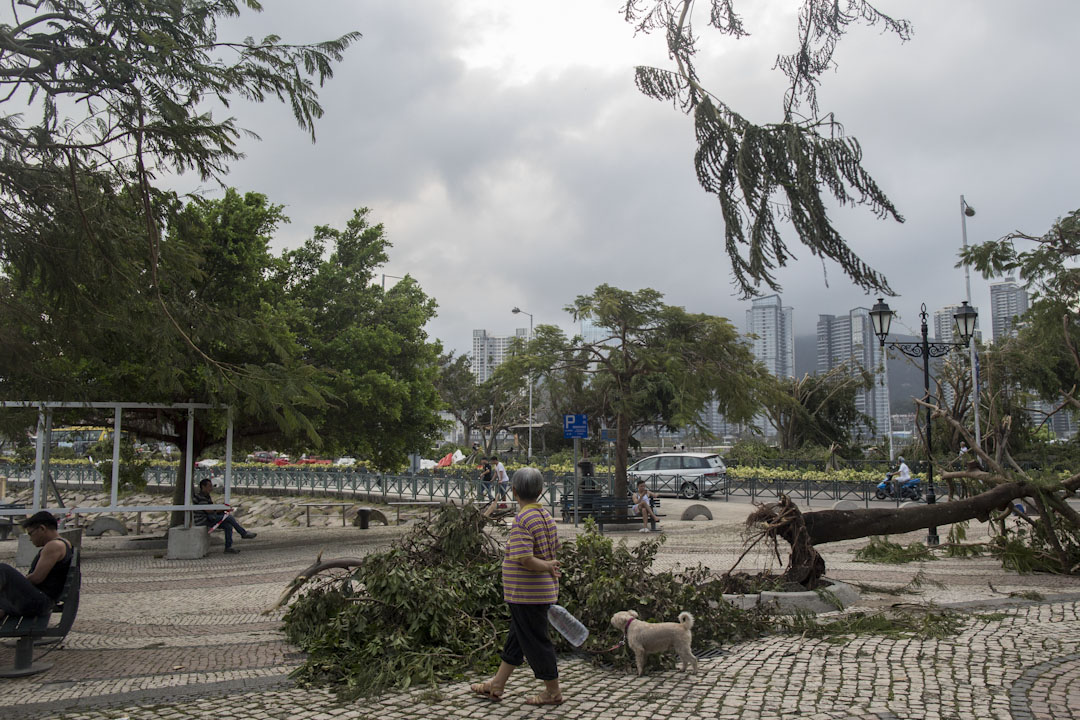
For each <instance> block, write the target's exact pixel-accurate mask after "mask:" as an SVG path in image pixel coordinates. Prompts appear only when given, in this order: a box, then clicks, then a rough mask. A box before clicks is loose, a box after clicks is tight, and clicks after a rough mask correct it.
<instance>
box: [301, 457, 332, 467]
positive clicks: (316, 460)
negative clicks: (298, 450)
mask: <svg viewBox="0 0 1080 720" xmlns="http://www.w3.org/2000/svg"><path fill="white" fill-rule="evenodd" d="M333 463H334V461H333V460H328V459H327V458H321V457H316V456H314V455H301V456H300V459H299V460H297V461H296V464H297V465H333Z"/></svg>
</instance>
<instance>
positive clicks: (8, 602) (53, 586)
mask: <svg viewBox="0 0 1080 720" xmlns="http://www.w3.org/2000/svg"><path fill="white" fill-rule="evenodd" d="M22 526H23V529H24V530H25V531H26V534H27V535H28V536H29V538H30V542H32V543H34V545H35V546H37V547H39V548H41V549H40V550H38V554H37V556H36V557H35V558H34V562H32V563H31V564H30V573H29V574H28V575H25V576H24V575H23V574H22V573H20V572H19V571H18V570H16V569H15V568H13V567H11V566H10V565H5V564H4V563H0V620H3V619H4V618H5V617H6V616H8V615H12V616H34V615H41V614H42V613H46V612H48V611H49V610H50V609H51V608H52V604H53V602H54V601H55V600H56V598H58V597H60V593H61V592H62V591H63V589H64V581H65V579H66V578H67V573H68V568H69V567H70V566H71V543H69V542H68V541H67V540H65V539H64V538H62V537H60V534H59V533H58V532H57V524H56V518H55V517H53V515H52V513H50V512H49V511H47V510H42V511H41V512H37V513H34V514H33V515H31V516H30V517H29V518H27V519H26V520H24V521H23V523H22Z"/></svg>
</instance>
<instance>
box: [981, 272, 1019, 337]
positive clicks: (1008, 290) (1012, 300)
mask: <svg viewBox="0 0 1080 720" xmlns="http://www.w3.org/2000/svg"><path fill="white" fill-rule="evenodd" d="M1027 309H1028V294H1027V290H1025V289H1024V288H1022V287H1020V286H1019V285H1017V283H1016V280H1015V279H1014V278H1011V277H1008V278H1005V279H1004V280H1002V281H1001V282H996V283H990V320H991V323H992V327H993V331H994V335H993V339H994V342H998V341H1000V340H1004V339H1005V338H1007V337H1014V336H1015V335H1016V329H1017V328H1016V318H1017V316H1018V315H1023V314H1024V313H1025V312H1026V311H1027Z"/></svg>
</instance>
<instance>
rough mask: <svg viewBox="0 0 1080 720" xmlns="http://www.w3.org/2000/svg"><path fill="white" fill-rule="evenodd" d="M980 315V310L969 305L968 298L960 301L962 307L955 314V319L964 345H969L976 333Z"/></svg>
mask: <svg viewBox="0 0 1080 720" xmlns="http://www.w3.org/2000/svg"><path fill="white" fill-rule="evenodd" d="M978 317H979V312H978V311H977V310H976V309H975V308H973V307H971V306H970V305H968V301H967V300H964V301H963V302H961V303H960V309H959V310H957V311H956V314H954V315H953V319H954V320H955V321H956V332H957V334H958V335H959V336H960V343H961V344H962V345H967V344H968V341H969V340H971V338H972V336H973V335H975V321H976V320H977V319H978Z"/></svg>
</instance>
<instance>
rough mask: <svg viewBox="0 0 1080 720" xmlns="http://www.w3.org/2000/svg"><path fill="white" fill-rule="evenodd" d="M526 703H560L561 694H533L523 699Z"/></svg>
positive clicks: (561, 699) (561, 701) (561, 700)
mask: <svg viewBox="0 0 1080 720" xmlns="http://www.w3.org/2000/svg"><path fill="white" fill-rule="evenodd" d="M525 704H526V705H562V704H563V696H562V695H548V694H546V693H540V694H539V695H533V696H532V697H531V698H528V699H527V700H525Z"/></svg>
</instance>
